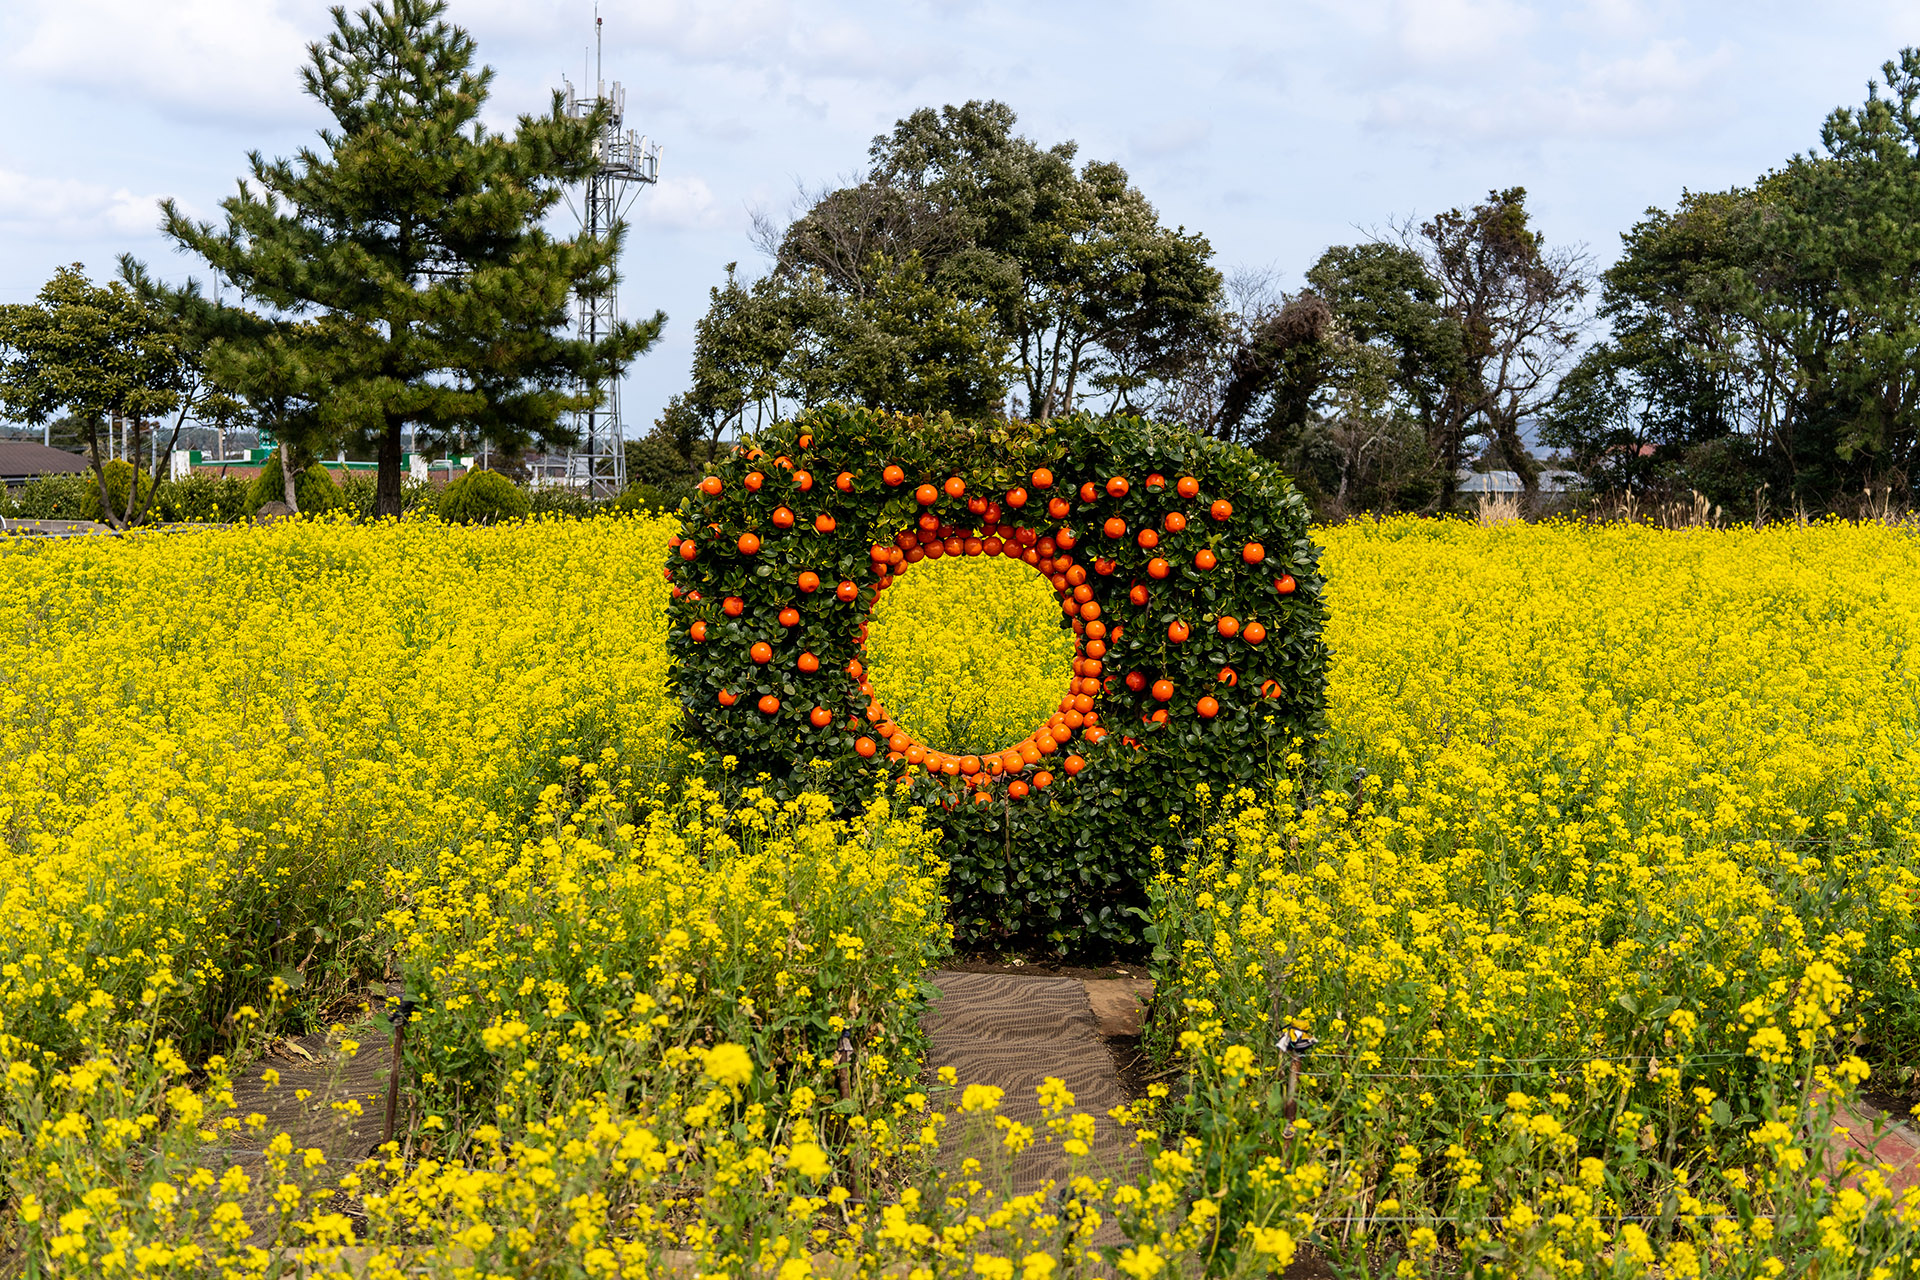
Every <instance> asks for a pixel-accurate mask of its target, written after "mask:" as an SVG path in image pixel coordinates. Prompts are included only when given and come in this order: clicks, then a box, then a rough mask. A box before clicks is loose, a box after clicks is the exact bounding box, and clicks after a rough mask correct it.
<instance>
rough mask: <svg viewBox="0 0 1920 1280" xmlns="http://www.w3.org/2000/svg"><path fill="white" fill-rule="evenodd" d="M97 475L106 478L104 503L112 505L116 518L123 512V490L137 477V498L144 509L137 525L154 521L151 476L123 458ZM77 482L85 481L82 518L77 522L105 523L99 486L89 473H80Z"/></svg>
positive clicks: (109, 464) (107, 465)
mask: <svg viewBox="0 0 1920 1280" xmlns="http://www.w3.org/2000/svg"><path fill="white" fill-rule="evenodd" d="M100 471H101V473H102V474H103V475H105V476H106V479H107V501H108V502H110V503H112V504H113V512H114V514H115V515H116V516H117V515H119V514H121V513H122V512H124V511H125V510H126V509H127V490H128V487H129V486H130V485H132V484H133V483H134V477H135V476H138V477H139V485H140V498H141V500H142V505H144V507H145V511H144V513H143V515H142V517H141V522H142V523H145V522H146V521H149V520H152V519H154V518H155V516H156V514H157V513H156V512H155V511H154V510H153V504H152V501H151V499H152V497H153V475H152V473H150V472H148V471H144V470H142V469H140V468H139V467H136V466H134V465H133V464H132V463H131V462H128V461H126V460H125V459H124V458H115V459H114V460H113V461H111V462H109V463H106V464H105V465H104V466H102V467H101V468H100ZM80 478H81V479H82V480H83V481H85V484H84V485H83V487H82V489H81V494H82V497H81V509H82V511H83V512H84V514H83V515H81V516H79V517H78V518H79V519H81V520H106V519H107V513H106V512H105V511H104V510H102V509H101V506H100V485H99V484H98V482H96V481H95V479H94V477H93V476H92V475H91V474H89V473H83V474H82V475H81V477H80Z"/></svg>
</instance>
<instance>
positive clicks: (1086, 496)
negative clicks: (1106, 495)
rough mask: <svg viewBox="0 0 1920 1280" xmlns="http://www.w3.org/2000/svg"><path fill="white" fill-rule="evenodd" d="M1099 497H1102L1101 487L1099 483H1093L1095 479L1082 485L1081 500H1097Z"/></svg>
mask: <svg viewBox="0 0 1920 1280" xmlns="http://www.w3.org/2000/svg"><path fill="white" fill-rule="evenodd" d="M1099 497H1100V489H1099V487H1098V486H1097V485H1095V484H1094V483H1093V481H1091V480H1089V481H1087V482H1086V483H1085V484H1083V485H1081V486H1080V501H1082V502H1093V501H1096V500H1097V499H1098V498H1099Z"/></svg>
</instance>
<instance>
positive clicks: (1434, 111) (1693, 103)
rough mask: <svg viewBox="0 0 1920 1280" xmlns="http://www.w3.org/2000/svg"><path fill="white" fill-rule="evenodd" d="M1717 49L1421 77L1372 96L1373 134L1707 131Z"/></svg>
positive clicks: (1727, 57) (1723, 55) (1656, 48)
mask: <svg viewBox="0 0 1920 1280" xmlns="http://www.w3.org/2000/svg"><path fill="white" fill-rule="evenodd" d="M1731 60H1732V58H1731V54H1730V53H1729V52H1728V51H1727V50H1726V49H1725V48H1724V47H1723V48H1721V49H1718V50H1715V51H1714V52H1712V53H1708V54H1701V55H1696V54H1693V53H1691V52H1689V51H1688V50H1687V48H1686V46H1685V45H1684V44H1683V43H1681V42H1679V41H1672V40H1657V41H1654V42H1652V43H1650V44H1648V45H1646V46H1645V47H1644V48H1643V49H1640V50H1639V51H1637V52H1634V53H1630V54H1626V55H1623V56H1619V57H1614V58H1607V59H1590V60H1581V61H1579V62H1576V63H1575V65H1573V66H1552V65H1547V64H1543V63H1541V62H1540V61H1538V60H1536V59H1527V60H1525V61H1524V62H1523V63H1521V64H1520V65H1518V66H1516V67H1513V68H1509V69H1508V73H1507V74H1504V75H1502V74H1494V75H1485V74H1473V75H1469V76H1462V77H1453V78H1444V79H1443V78H1422V79H1413V80H1409V81H1406V82H1403V83H1401V84H1400V85H1398V86H1395V87H1393V88H1391V89H1388V90H1386V91H1384V92H1381V93H1379V94H1377V95H1375V96H1374V98H1373V100H1372V102H1371V104H1370V109H1369V111H1368V117H1367V122H1368V124H1369V125H1371V126H1373V127H1374V128H1376V129H1383V130H1388V131H1392V132H1401V133H1409V134H1414V135H1420V136H1427V137H1436V138H1460V137H1473V138H1476V139H1480V140H1488V139H1500V138H1507V139H1526V140H1533V139H1538V138H1543V137H1645V136H1649V135H1655V134H1668V133H1683V132H1689V131H1691V130H1693V129H1696V128H1698V127H1700V126H1701V125H1703V124H1705V123H1709V122H1711V120H1712V119H1713V117H1714V116H1715V115H1716V113H1715V112H1714V111H1713V110H1712V109H1711V101H1712V96H1713V94H1714V93H1715V91H1716V89H1717V87H1718V86H1719V84H1720V73H1722V72H1724V71H1725V70H1726V68H1727V67H1728V65H1729V64H1730V62H1731Z"/></svg>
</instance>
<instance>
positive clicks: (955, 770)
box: [940, 756, 960, 778]
mask: <svg viewBox="0 0 1920 1280" xmlns="http://www.w3.org/2000/svg"><path fill="white" fill-rule="evenodd" d="M940 772H942V773H944V774H946V775H947V776H948V777H949V778H957V777H959V776H960V762H959V761H958V760H955V759H954V758H953V757H952V756H941V757H940Z"/></svg>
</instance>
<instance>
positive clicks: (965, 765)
mask: <svg viewBox="0 0 1920 1280" xmlns="http://www.w3.org/2000/svg"><path fill="white" fill-rule="evenodd" d="M960 772H962V773H978V772H980V757H979V756H961V757H960Z"/></svg>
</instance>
